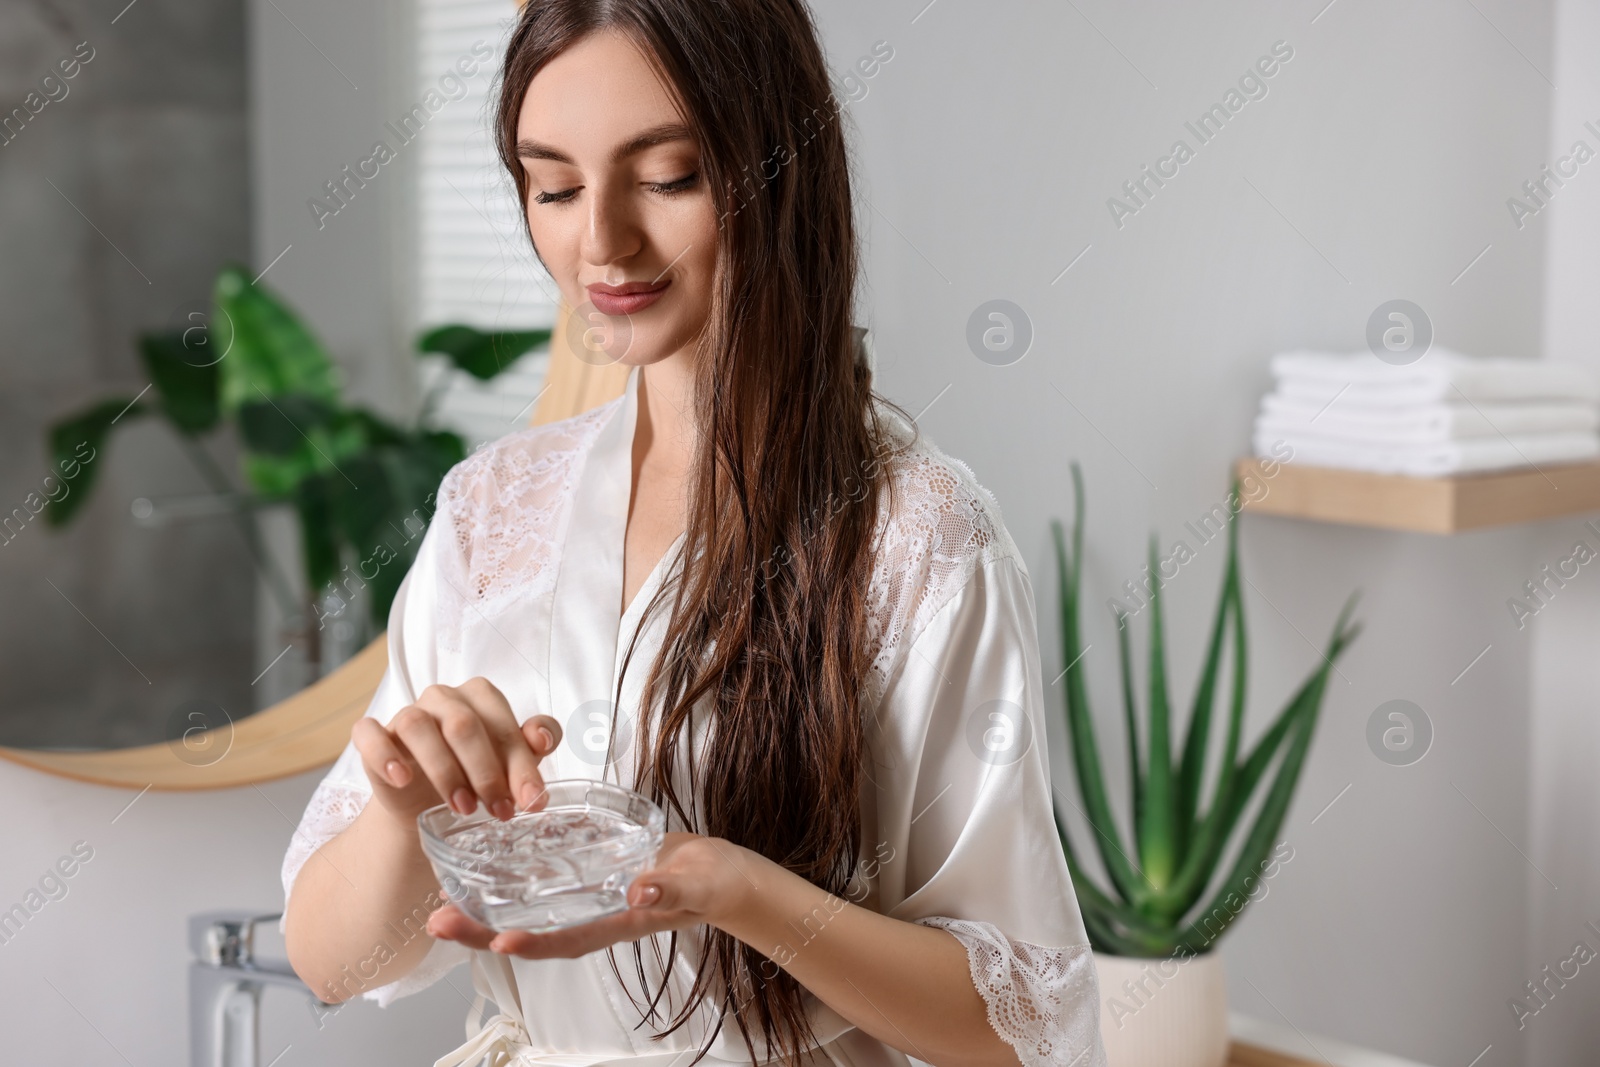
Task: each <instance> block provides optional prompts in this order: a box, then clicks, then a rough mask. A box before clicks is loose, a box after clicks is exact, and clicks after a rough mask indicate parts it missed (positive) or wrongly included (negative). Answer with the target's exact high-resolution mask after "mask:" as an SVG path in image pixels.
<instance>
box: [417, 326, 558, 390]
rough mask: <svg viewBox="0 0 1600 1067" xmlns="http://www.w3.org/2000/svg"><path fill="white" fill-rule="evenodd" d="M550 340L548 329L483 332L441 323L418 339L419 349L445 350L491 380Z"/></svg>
mask: <svg viewBox="0 0 1600 1067" xmlns="http://www.w3.org/2000/svg"><path fill="white" fill-rule="evenodd" d="M548 340H550V331H549V330H514V331H508V332H503V333H484V332H483V331H482V330H475V329H473V328H472V327H471V326H440V327H439V328H438V329H435V330H430V331H428V332H427V333H425V334H423V335H422V336H421V337H420V338H419V339H418V340H417V350H418V351H419V352H442V353H443V354H445V355H447V356H449V357H450V359H451V360H452V361H454V363H455V365H456V366H458V367H460V368H461V369H462V370H464V371H466V372H467V373H468V374H470V375H472V376H473V377H474V378H478V379H480V380H482V381H488V380H489V379H490V378H493V377H494V376H495V375H496V374H499V373H500V372H501V371H503V370H505V369H506V367H508V366H509V365H510V364H511V363H513V362H514V361H515V360H516V359H517V358H518V357H519V356H521V355H522V354H523V353H525V352H528V351H530V350H532V349H534V348H537V347H538V346H539V345H542V344H544V343H545V342H546V341H548Z"/></svg>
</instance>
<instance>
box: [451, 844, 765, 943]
mask: <svg viewBox="0 0 1600 1067" xmlns="http://www.w3.org/2000/svg"><path fill="white" fill-rule="evenodd" d="M754 855H755V854H754V853H751V852H749V851H747V850H745V849H742V848H740V847H738V846H737V845H734V844H732V843H730V842H728V841H723V840H720V839H717V838H710V837H701V836H700V835H699V834H678V833H673V834H667V835H666V838H665V840H663V841H662V843H661V852H660V854H659V855H657V857H656V864H655V866H654V867H652V868H650V869H649V870H646V871H643V872H641V873H640V874H639V876H638V877H637V878H635V879H634V880H633V884H632V885H630V886H629V887H628V905H629V906H628V910H627V911H621V912H617V913H616V914H614V915H606V916H603V917H602V918H599V919H596V920H594V921H593V922H588V923H584V924H583V925H581V926H570V927H567V928H566V929H564V930H552V931H550V932H549V933H543V934H534V933H529V932H528V931H526V930H500V931H496V930H492V929H490V928H489V927H487V926H484V925H482V924H480V923H478V922H476V921H474V920H473V919H471V918H469V917H468V916H467V915H466V914H465V913H463V912H462V911H461V909H459V908H457V907H456V906H455V905H454V904H446V905H444V906H443V907H441V908H439V909H438V910H437V911H435V912H433V914H431V915H430V916H428V933H429V934H430V935H431V936H433V937H436V938H439V939H440V940H444V941H459V942H461V943H462V944H464V945H467V946H469V947H471V948H477V949H487V950H489V951H491V952H501V953H505V954H506V955H511V956H521V957H523V958H524V959H530V960H538V959H548V958H550V957H563V958H568V959H572V958H576V957H578V956H586V955H588V954H589V953H591V952H598V951H599V950H600V949H603V948H608V947H610V946H611V945H614V944H617V943H618V942H623V941H637V940H638V939H639V938H641V937H648V936H650V935H651V934H656V933H660V932H661V931H664V930H681V929H683V928H685V927H689V926H698V925H701V924H703V923H704V924H710V925H713V926H715V925H718V924H719V923H720V922H721V921H722V920H723V919H724V918H726V917H727V916H728V915H730V914H732V913H733V912H734V911H735V910H736V909H737V908H738V906H739V903H738V902H739V900H740V899H741V897H742V895H743V893H744V892H745V891H746V890H748V889H750V888H751V887H752V886H753V885H754V882H753V881H752V880H751V877H752V874H751V871H750V870H749V868H750V867H751V863H750V858H751V857H753V856H754Z"/></svg>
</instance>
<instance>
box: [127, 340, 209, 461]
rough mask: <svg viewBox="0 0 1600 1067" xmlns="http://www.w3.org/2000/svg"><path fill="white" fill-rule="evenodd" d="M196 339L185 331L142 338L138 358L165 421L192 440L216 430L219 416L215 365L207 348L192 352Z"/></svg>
mask: <svg viewBox="0 0 1600 1067" xmlns="http://www.w3.org/2000/svg"><path fill="white" fill-rule="evenodd" d="M195 336H196V335H195V334H194V333H192V332H191V331H189V330H167V331H163V332H159V333H147V334H143V335H141V336H140V338H139V356H140V358H141V359H142V360H143V361H144V369H145V372H146V373H147V374H149V375H150V381H151V384H152V385H154V386H155V391H156V394H157V395H158V396H159V397H160V398H161V407H162V410H164V411H165V412H166V413H167V418H168V419H170V420H171V421H172V424H173V425H174V426H176V427H177V428H178V430H179V431H181V432H182V433H186V434H188V435H189V436H191V437H193V436H195V435H198V434H202V433H205V432H206V431H208V430H211V429H213V428H215V427H216V425H217V422H218V421H219V419H220V416H221V412H220V411H219V409H218V402H217V388H218V385H217V382H218V373H217V365H216V363H215V362H214V361H212V362H207V361H208V360H210V358H211V357H210V353H209V350H208V348H200V349H193V348H191V347H190V341H191V339H192V338H194V337H195Z"/></svg>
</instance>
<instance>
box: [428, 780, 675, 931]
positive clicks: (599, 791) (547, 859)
mask: <svg viewBox="0 0 1600 1067" xmlns="http://www.w3.org/2000/svg"><path fill="white" fill-rule="evenodd" d="M545 789H546V790H547V791H548V796H547V797H546V798H545V806H544V807H543V808H542V809H540V810H539V811H528V812H518V813H517V814H516V815H514V816H512V817H511V818H510V819H509V820H507V821H506V822H501V821H500V820H499V819H496V818H495V817H494V816H493V815H492V814H490V813H489V811H488V810H487V809H486V808H484V807H482V806H481V805H480V806H479V808H478V809H477V811H475V812H473V813H472V814H471V815H460V814H458V813H456V812H455V811H452V810H451V809H450V806H449V805H448V804H439V805H437V806H435V807H432V808H429V809H428V810H427V811H425V812H423V813H422V814H421V815H419V816H417V826H418V828H419V829H420V831H421V838H422V851H423V853H424V854H426V855H427V857H428V860H429V861H430V862H431V863H432V864H433V871H434V873H435V874H436V875H438V877H439V885H440V888H441V889H443V890H444V893H445V896H446V897H448V898H449V899H450V901H451V902H452V903H453V904H455V906H456V907H458V908H460V909H461V910H462V911H463V912H464V913H465V914H467V915H468V916H470V917H471V918H472V919H474V920H476V921H477V922H479V923H482V924H483V925H484V926H487V927H489V928H491V929H494V930H528V931H531V932H533V933H543V932H545V931H548V930H559V929H562V928H563V927H567V926H577V925H579V924H581V923H586V922H589V921H590V920H592V919H598V918H600V917H601V916H602V915H610V914H612V913H613V912H618V911H624V910H626V909H627V907H628V897H627V894H628V886H629V885H630V884H632V882H633V879H634V878H635V877H636V876H637V875H638V874H639V872H640V871H643V870H645V869H646V868H648V867H649V866H650V865H651V864H652V863H654V862H655V858H656V853H657V852H658V851H659V850H660V848H661V839H662V835H663V834H664V833H665V831H666V816H665V815H664V814H663V813H662V811H661V809H660V808H659V807H657V806H656V805H655V804H654V803H652V802H651V801H650V800H649V799H648V798H646V797H643V796H640V795H639V794H638V793H635V792H633V791H631V790H628V789H623V788H621V787H620V786H615V785H608V784H606V783H604V782H594V781H590V780H589V779H587V778H568V779H561V780H558V781H554V782H546V783H545Z"/></svg>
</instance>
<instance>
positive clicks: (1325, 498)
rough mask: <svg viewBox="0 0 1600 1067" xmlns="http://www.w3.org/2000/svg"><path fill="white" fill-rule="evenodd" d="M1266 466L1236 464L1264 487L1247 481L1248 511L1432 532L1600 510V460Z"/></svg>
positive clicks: (1243, 461) (1254, 462) (1246, 462)
mask: <svg viewBox="0 0 1600 1067" xmlns="http://www.w3.org/2000/svg"><path fill="white" fill-rule="evenodd" d="M1269 462H1270V461H1269ZM1267 469H1269V470H1272V469H1275V473H1274V474H1273V475H1272V476H1271V477H1268V476H1267V473H1266V471H1265V470H1263V469H1262V461H1261V460H1259V459H1251V458H1246V459H1241V460H1239V461H1238V463H1237V464H1236V465H1235V473H1236V474H1237V475H1238V476H1239V478H1240V480H1241V481H1243V480H1245V479H1246V478H1247V477H1249V478H1253V479H1255V480H1256V482H1257V483H1259V484H1262V485H1265V486H1266V487H1267V491H1266V494H1265V495H1262V496H1260V498H1259V499H1258V500H1255V501H1254V502H1252V501H1250V499H1249V497H1250V496H1251V495H1253V494H1252V491H1251V489H1250V488H1249V486H1248V485H1247V486H1246V487H1245V489H1244V492H1243V493H1242V495H1243V496H1244V497H1245V504H1244V509H1245V510H1246V511H1252V512H1255V513H1257V514H1261V515H1282V516H1285V517H1287V518H1293V519H1310V520H1312V521H1314V522H1336V523H1344V524H1346V525H1350V526H1374V527H1378V528H1379V529H1385V530H1412V531H1416V532H1419V533H1435V534H1452V533H1460V532H1461V531H1463V530H1480V529H1483V528H1485V527H1490V526H1509V525H1512V524H1514V523H1520V522H1542V521H1544V520H1547V519H1559V518H1565V517H1568V516H1572V515H1582V514H1584V513H1586V512H1591V511H1600V461H1593V462H1584V463H1568V464H1562V465H1559V466H1551V465H1545V466H1541V467H1540V468H1539V469H1537V470H1530V469H1523V470H1514V471H1489V472H1486V473H1483V474H1462V475H1455V476H1453V477H1447V478H1413V477H1409V476H1407V475H1401V474H1372V473H1369V472H1367V471H1351V470H1336V469H1334V468H1331V467H1311V466H1306V465H1305V464H1295V463H1279V464H1276V465H1275V468H1274V467H1268V468H1267ZM1256 495H1259V490H1257V491H1256Z"/></svg>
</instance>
